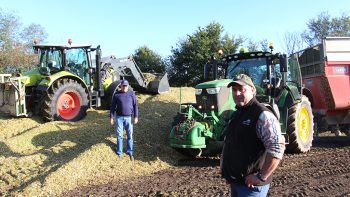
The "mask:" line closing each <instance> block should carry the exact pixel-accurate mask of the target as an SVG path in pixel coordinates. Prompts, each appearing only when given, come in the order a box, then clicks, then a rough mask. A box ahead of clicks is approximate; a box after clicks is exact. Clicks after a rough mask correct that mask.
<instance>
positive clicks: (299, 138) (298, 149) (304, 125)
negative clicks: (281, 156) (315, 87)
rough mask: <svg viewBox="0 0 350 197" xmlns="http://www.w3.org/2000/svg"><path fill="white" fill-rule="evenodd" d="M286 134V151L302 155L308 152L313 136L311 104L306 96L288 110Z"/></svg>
mask: <svg viewBox="0 0 350 197" xmlns="http://www.w3.org/2000/svg"><path fill="white" fill-rule="evenodd" d="M287 134H288V135H289V142H290V143H289V144H288V145H287V151H288V152H291V153H304V152H307V151H309V150H310V148H311V146H312V140H313V134H314V122H313V114H312V109H311V104H310V102H309V100H308V98H307V97H306V96H302V99H301V102H300V103H298V104H296V105H294V106H292V107H291V108H289V109H288V120H287Z"/></svg>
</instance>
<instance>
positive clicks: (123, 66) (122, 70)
mask: <svg viewBox="0 0 350 197" xmlns="http://www.w3.org/2000/svg"><path fill="white" fill-rule="evenodd" d="M101 62H102V63H104V64H110V65H111V66H112V68H113V69H114V70H116V71H117V72H118V74H119V76H121V77H125V78H126V79H128V80H131V81H135V82H136V83H137V84H138V85H139V86H141V87H143V88H147V85H148V83H147V82H146V79H145V76H144V75H143V73H142V72H141V70H140V68H139V67H138V66H137V64H136V62H135V61H134V60H133V59H131V58H115V57H114V56H110V57H104V58H101Z"/></svg>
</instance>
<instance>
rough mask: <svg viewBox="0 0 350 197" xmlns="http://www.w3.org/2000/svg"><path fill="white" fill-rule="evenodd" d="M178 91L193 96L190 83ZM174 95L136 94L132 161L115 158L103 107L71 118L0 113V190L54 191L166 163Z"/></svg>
mask: <svg viewBox="0 0 350 197" xmlns="http://www.w3.org/2000/svg"><path fill="white" fill-rule="evenodd" d="M181 91H182V102H194V101H195V97H194V89H193V88H181ZM179 95H180V88H171V91H170V92H168V93H164V94H161V95H155V96H154V95H141V94H137V99H138V102H139V124H137V125H135V127H134V144H135V161H134V162H131V161H130V160H129V158H128V157H127V155H124V158H123V160H118V159H117V157H116V155H115V153H114V148H115V141H116V139H115V129H114V127H112V126H110V125H109V119H108V111H106V110H89V111H88V115H87V117H86V118H84V119H83V120H82V121H79V122H74V123H71V122H60V121H56V122H48V123H44V122H42V121H41V119H40V118H39V117H34V118H8V117H4V116H0V129H1V130H0V196H2V195H16V196H17V195H24V196H57V195H60V194H62V192H65V191H68V190H71V189H74V188H77V187H81V186H86V185H98V184H104V183H108V182H112V181H113V182H115V181H128V179H130V178H133V177H137V176H144V175H148V174H150V173H153V172H156V171H159V170H162V169H166V168H169V167H171V166H172V165H173V164H174V163H175V162H176V161H177V160H178V159H179V158H180V157H181V155H179V154H177V153H176V152H175V151H174V150H173V149H171V148H170V147H169V146H168V135H169V131H170V128H171V123H172V121H173V117H174V116H175V115H176V113H177V111H178V109H179V105H178V103H179V100H180V98H179Z"/></svg>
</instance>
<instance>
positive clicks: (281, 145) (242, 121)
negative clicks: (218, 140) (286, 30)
mask: <svg viewBox="0 0 350 197" xmlns="http://www.w3.org/2000/svg"><path fill="white" fill-rule="evenodd" d="M227 87H232V94H233V95H232V96H233V99H234V101H235V104H236V109H237V110H236V111H235V112H234V114H233V116H232V119H231V120H230V122H229V123H228V125H227V127H226V128H225V130H224V131H223V136H222V137H223V138H224V147H223V150H222V157H221V173H222V176H223V178H225V179H226V181H227V182H228V183H229V184H230V186H231V196H234V197H236V196H237V197H238V196H259V197H260V196H266V195H267V193H268V190H269V187H270V183H271V181H272V173H273V172H274V171H275V170H276V168H277V166H278V165H279V163H280V161H281V159H282V156H283V153H284V150H285V139H284V137H283V136H282V135H281V128H280V123H279V121H278V120H277V118H276V116H275V115H274V114H273V112H272V111H271V110H269V109H268V108H266V107H265V106H264V105H263V104H261V103H259V102H258V101H257V100H256V98H255V94H256V89H255V86H254V84H253V82H252V80H251V79H250V78H249V77H248V76H247V75H244V74H240V75H237V76H236V77H235V78H234V79H233V82H231V83H229V84H228V85H227Z"/></svg>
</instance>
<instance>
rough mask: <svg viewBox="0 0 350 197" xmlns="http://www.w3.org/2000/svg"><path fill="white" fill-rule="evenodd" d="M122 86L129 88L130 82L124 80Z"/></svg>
mask: <svg viewBox="0 0 350 197" xmlns="http://www.w3.org/2000/svg"><path fill="white" fill-rule="evenodd" d="M120 85H122V86H128V85H129V82H128V81H127V80H122V82H120Z"/></svg>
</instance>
